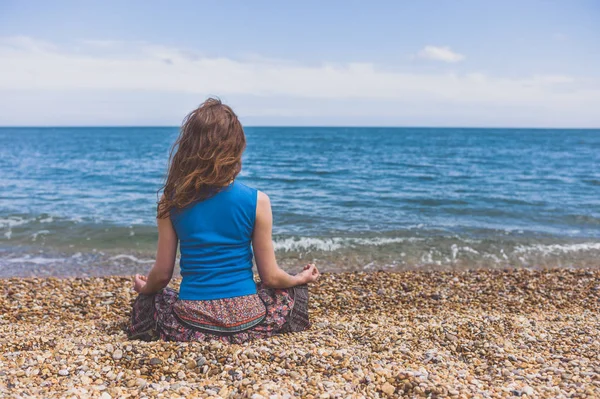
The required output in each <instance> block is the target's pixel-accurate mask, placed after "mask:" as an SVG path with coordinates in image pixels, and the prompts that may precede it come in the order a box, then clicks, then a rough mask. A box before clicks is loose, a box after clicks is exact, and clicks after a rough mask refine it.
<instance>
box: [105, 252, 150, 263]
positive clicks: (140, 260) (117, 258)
mask: <svg viewBox="0 0 600 399" xmlns="http://www.w3.org/2000/svg"><path fill="white" fill-rule="evenodd" d="M120 259H128V260H130V261H133V262H136V263H154V260H153V259H138V258H137V257H135V256H133V255H123V254H121V255H116V256H112V257H110V258H109V259H108V260H120Z"/></svg>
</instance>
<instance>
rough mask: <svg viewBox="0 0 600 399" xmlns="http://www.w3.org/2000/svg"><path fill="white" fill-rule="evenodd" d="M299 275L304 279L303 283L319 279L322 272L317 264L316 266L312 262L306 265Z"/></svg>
mask: <svg viewBox="0 0 600 399" xmlns="http://www.w3.org/2000/svg"><path fill="white" fill-rule="evenodd" d="M298 276H299V277H300V280H301V281H302V283H301V284H307V283H312V282H315V281H317V280H318V279H319V277H320V276H321V273H319V269H317V266H315V264H314V263H310V264H308V265H306V266H304V270H302V272H300V273H299V274H298Z"/></svg>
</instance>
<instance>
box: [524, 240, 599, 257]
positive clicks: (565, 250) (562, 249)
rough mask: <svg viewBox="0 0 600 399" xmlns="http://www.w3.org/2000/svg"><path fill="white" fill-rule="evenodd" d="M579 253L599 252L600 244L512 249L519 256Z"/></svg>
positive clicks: (585, 243) (540, 245)
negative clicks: (533, 253)
mask: <svg viewBox="0 0 600 399" xmlns="http://www.w3.org/2000/svg"><path fill="white" fill-rule="evenodd" d="M581 251H600V242H584V243H580V244H551V245H543V244H536V245H529V246H523V245H519V246H516V247H515V249H514V252H515V253H519V254H528V253H532V252H535V253H540V254H542V255H544V256H546V255H560V254H569V253H573V252H581Z"/></svg>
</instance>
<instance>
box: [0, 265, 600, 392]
mask: <svg viewBox="0 0 600 399" xmlns="http://www.w3.org/2000/svg"><path fill="white" fill-rule="evenodd" d="M177 284H178V281H174V282H173V283H172V286H173V287H174V288H176V287H177ZM0 291H1V292H0V392H2V393H3V395H5V396H6V397H15V398H16V397H101V398H109V397H110V398H117V397H125V398H127V397H132V398H137V397H148V398H151V397H164V398H170V397H213V398H218V397H222V398H254V399H260V398H273V399H275V398H290V397H308V398H335V397H340V398H346V397H350V398H385V397H402V396H406V397H462V398H470V397H481V398H488V397H489V398H495V397H517V396H521V397H536V398H537V397H548V398H556V397H581V398H583V397H587V398H593V397H599V396H600V355H599V353H600V315H599V312H598V309H599V305H600V270H592V269H588V270H586V269H578V270H575V269H569V270H567V269H549V270H528V269H503V270H483V269H482V270H471V271H436V272H425V271H403V272H397V273H392V272H384V271H377V272H370V273H367V272H350V273H326V274H324V275H323V277H322V278H321V279H320V280H319V282H318V283H316V284H314V285H312V286H311V287H310V302H309V310H310V315H311V322H312V328H311V329H310V330H308V331H305V332H302V333H296V334H287V335H279V336H275V337H273V338H270V339H267V340H261V341H254V342H250V343H247V344H244V345H224V344H221V343H218V342H207V343H174V342H140V341H128V340H127V338H126V335H125V334H124V332H123V329H122V328H123V326H124V325H125V324H126V322H127V320H128V317H129V311H130V306H131V303H132V301H133V300H134V298H135V292H133V291H132V290H131V278H130V277H128V276H105V277H85V278H9V279H2V280H0Z"/></svg>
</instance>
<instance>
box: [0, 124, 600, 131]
mask: <svg viewBox="0 0 600 399" xmlns="http://www.w3.org/2000/svg"><path fill="white" fill-rule="evenodd" d="M242 126H243V127H244V128H299V127H303V128H321V129H323V128H325V129H340V128H342V129H360V128H363V129H489V130H492V129H514V130H517V129H529V130H600V126H598V127H572V126H571V127H565V126H555V127H544V126H409V125H405V126H401V125H383V126H377V125H242ZM40 128H41V129H53V128H61V129H80V128H92V129H98V128H116V129H126V128H176V129H179V128H181V126H180V125H0V129H40Z"/></svg>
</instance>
